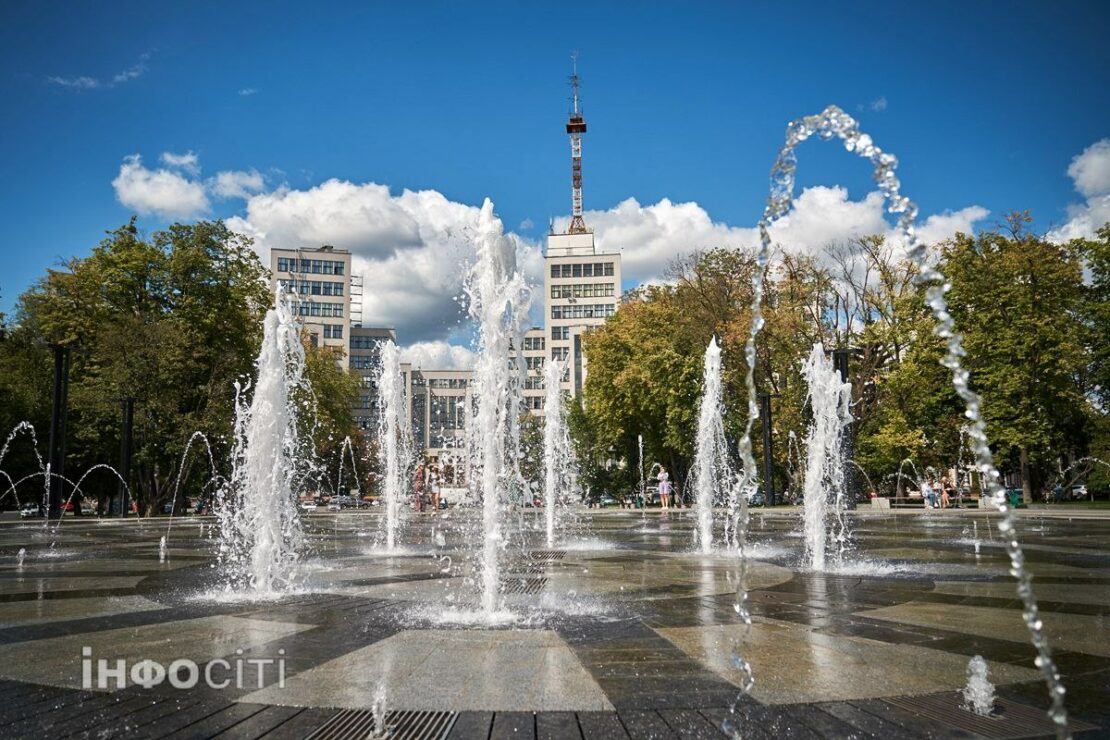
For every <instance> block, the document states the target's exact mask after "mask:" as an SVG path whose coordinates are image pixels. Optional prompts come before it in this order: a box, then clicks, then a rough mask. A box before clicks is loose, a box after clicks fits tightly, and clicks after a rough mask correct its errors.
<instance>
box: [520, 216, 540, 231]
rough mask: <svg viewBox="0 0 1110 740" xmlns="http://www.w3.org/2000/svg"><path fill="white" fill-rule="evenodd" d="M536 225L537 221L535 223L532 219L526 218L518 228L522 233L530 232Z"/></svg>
mask: <svg viewBox="0 0 1110 740" xmlns="http://www.w3.org/2000/svg"><path fill="white" fill-rule="evenodd" d="M535 225H536V222H535V221H533V220H532V219H530V218H526V219H524V220H523V221H521V222H520V226H518V227H517V228H518V229H520V230H521V231H528V230H529V229H531V228H533V227H534V226H535Z"/></svg>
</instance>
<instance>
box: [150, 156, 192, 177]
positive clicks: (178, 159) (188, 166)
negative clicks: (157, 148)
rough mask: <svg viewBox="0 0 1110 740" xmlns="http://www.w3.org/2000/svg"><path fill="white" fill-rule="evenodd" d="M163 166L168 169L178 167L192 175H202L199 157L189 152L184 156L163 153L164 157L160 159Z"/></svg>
mask: <svg viewBox="0 0 1110 740" xmlns="http://www.w3.org/2000/svg"><path fill="white" fill-rule="evenodd" d="M158 159H159V160H161V162H162V164H164V165H166V166H168V167H177V168H179V169H182V170H185V171H186V172H188V173H189V174H191V175H196V174H199V173H200V160H198V159H197V155H196V154H193V152H191V151H188V152H185V153H184V154H174V153H173V152H162V156H161V157H159V158H158Z"/></svg>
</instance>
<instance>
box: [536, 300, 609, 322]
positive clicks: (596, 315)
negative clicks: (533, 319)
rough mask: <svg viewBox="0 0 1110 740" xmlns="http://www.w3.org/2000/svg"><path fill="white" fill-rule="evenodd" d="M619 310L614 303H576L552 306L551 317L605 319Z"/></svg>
mask: <svg viewBox="0 0 1110 740" xmlns="http://www.w3.org/2000/svg"><path fill="white" fill-rule="evenodd" d="M616 312H617V307H616V306H615V305H613V304H612V303H595V304H592V305H582V304H579V303H574V304H571V305H569V306H552V307H551V318H553V319H604V318H608V317H609V316H612V315H613V314H615V313H616Z"/></svg>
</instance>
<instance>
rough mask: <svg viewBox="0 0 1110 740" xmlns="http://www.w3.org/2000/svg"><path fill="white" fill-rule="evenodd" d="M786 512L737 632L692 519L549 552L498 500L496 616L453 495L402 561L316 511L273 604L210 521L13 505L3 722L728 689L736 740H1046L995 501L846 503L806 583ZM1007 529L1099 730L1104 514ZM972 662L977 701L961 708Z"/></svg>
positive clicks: (263, 719) (264, 714)
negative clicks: (847, 527)
mask: <svg viewBox="0 0 1110 740" xmlns="http://www.w3.org/2000/svg"><path fill="white" fill-rule="evenodd" d="M799 511H800V510H799V509H789V508H780V509H774V510H770V511H768V510H763V509H756V510H753V512H752V517H751V525H750V545H749V555H750V560H749V567H748V569H747V579H746V580H747V587H748V589H749V596H748V604H749V607H750V611H751V613H752V617H753V624H752V627H751V629H750V632H746V631H745V628H744V626H743V625H742V624H741V623H740V622H739V620H738V619H737V615H736V612H735V610H734V606H733V605H734V591H735V578H736V575H735V574H736V560H735V556H734V555H732V554H730V553H728V552H722V553H719V554H712V555H701V554H696V553H694V552H693V543H694V529H695V521H694V517H693V513H692V512H691V511H689V510H671V511H667V512H662V511H658V510H655V511H648V512H647V513H642V512H639V511H630V510H604V511H596V510H593V511H586V510H583V511H581V512H579V513H578V516H577V521H576V522H574V524H573V525H572V526H569V527H568V528H567V529H566V530H565V531H564V533H563V535H561V538H560V541H559V542H558V543H556V545H555V547H547V546H546V545H545V543H544V538H543V535H542V532H541V529H542V524H541V519H542V513H541V512H537V511H532V510H527V511H525V512H523V513H521V514H519V515H517V514H513V515H511V516H509V517H508V520H510V522H511V526H508V531H509V532H510V533H511V534H510V538H509V539H510V542H509V545H508V547H506V549H505V551H504V553H503V555H502V569H501V599H502V612H503V613H501V614H498V615H496V618H495V619H493V620H483V619H480V618H478V617H477V616H476V611H475V610H476V608H477V596H476V584H475V582H474V579H473V577H472V570H473V554H474V547H473V546H471V545H468V544H466V543H467V542H468V539H467V535H466V534H465V532H466V531H468V527H467V526H466V525H467V524H472V523H473V520H474V519H476V518H477V512H475V511H473V510H468V509H465V508H461V509H451V510H449V511H447V512H441V513H440V514H438V515H433V514H430V513H428V514H410V515H408V517H407V518H406V519H405V521H404V528H403V529H402V542H403V548H404V549H403V550H402V551H401V552H400V554H395V555H386V554H381V552H380V550H379V549H377V548H376V544H375V543H377V542H379V541H380V539H381V529H382V517H381V516H380V515H378V514H376V513H356V512H340V513H330V512H329V513H323V512H320V513H314V514H311V515H308V516H306V517H305V522H306V528H307V532H308V541H307V547H306V550H307V552H306V554H305V557H304V558H303V561H302V563H301V565H300V566H299V572H300V574H301V579H302V585H301V586H300V587H299V588H297V589H295V590H294V591H293V592H291V593H288V594H284V595H279V596H274V597H269V598H265V599H259V598H251V597H249V596H242V595H230V594H227V593H224V592H222V591H221V590H220V586H219V583H220V581H219V577H218V569H217V568H216V567H215V564H214V563H215V561H214V558H215V548H216V546H217V543H218V538H217V532H216V531H215V530H216V527H215V526H214V521H213V520H211V519H209V518H204V517H198V518H176V519H174V520H172V522H171V521H170V520H169V519H146V520H136V519H129V520H123V521H121V520H118V519H104V520H97V519H95V518H91V517H90V518H82V519H77V518H73V517H67V518H65V519H64V520H63V521H62V522H61V523H60V524H57V523H50V524H48V525H47V524H44V523H43V522H42V521H41V520H39V521H37V522H34V523H22V522H18V521H13V520H11V519H7V520H6V521H4V522H3V523H2V524H0V697H2V701H0V736H3V737H5V738H20V737H50V738H64V737H139V738H146V737H151V738H153V737H173V738H186V737H227V738H305V737H313V738H348V737H350V738H355V737H358V738H367V737H373V736H375V732H376V731H377V732H380V731H381V730H382V728H383V727H384V728H385V730H386V733H387V734H388V735H389V736H390V737H404V738H711V737H721V736H723V732H722V730H721V727H722V725H723V724H724V722H725V720H726V719H727V718H728V717H729V712H730V706H732V705H733V704H734V702H735V715H734V716H733V718H732V721H733V722H734V724H735V726H737V727H739V729H740V732H741V736H742V737H744V738H769V737H791V738H820V737H877V738H912V737H953V738H957V737H958V738H965V737H988V738H1010V737H1013V738H1016V737H1039V736H1051V735H1053V734H1054V730H1053V725H1052V723H1051V722H1050V720H1049V718H1048V716H1047V715H1046V714H1045V711H1044V710H1045V707H1046V706H1047V703H1048V700H1047V696H1046V691H1045V685H1044V682H1043V680H1042V678H1041V676H1040V674H1039V672H1038V671H1037V670H1036V669H1035V667H1034V665H1033V659H1034V655H1035V653H1034V651H1033V648H1032V647H1031V645H1030V643H1029V639H1028V633H1027V631H1026V629H1025V626H1024V624H1023V622H1022V616H1021V615H1022V612H1021V608H1020V602H1019V600H1018V598H1017V595H1016V592H1015V585H1014V580H1013V578H1012V577H1011V576H1010V575H1009V573H1008V571H1009V561H1008V558H1007V556H1006V553H1005V550H1004V548H1003V546H1002V544H1001V542H1000V541H999V537H998V532H997V516H998V515H997V514H991V513H987V512H982V511H976V510H961V511H942V512H935V513H924V512H922V511H921V510H908V511H881V512H879V511H874V512H873V511H870V510H860V511H858V512H856V513H855V514H854V515H853V516H852V530H853V538H854V543H855V547H854V550H853V551H852V554H851V555H850V556H849V557H848V558H846V559H845V561H844V562H843V563H841V564H840V565H839V566H837V567H835V568H832V569H831V570H830V572H824V573H819V572H812V571H806V570H805V569H803V568H801V567H800V566H799V565H798V563H799V561H800V552H801V546H802V545H801V536H800V533H799V531H800V524H799V513H798V512H799ZM1018 523H1019V535H1020V538H1021V540H1022V543H1023V546H1024V551H1025V556H1026V559H1027V562H1028V565H1029V567H1030V569H1031V570H1032V573H1033V574H1034V585H1035V590H1036V595H1037V597H1038V599H1039V602H1040V608H1041V612H1042V617H1043V620H1044V625H1045V629H1046V631H1047V634H1048V636H1049V639H1050V643H1051V646H1052V650H1053V656H1054V658H1055V660H1056V662H1057V665H1058V667H1059V670H1060V672H1061V675H1062V677H1063V681H1064V684H1065V686H1066V687H1067V692H1068V693H1067V702H1068V709H1069V713H1070V720H1071V729H1072V732H1073V733H1074V735H1075V736H1076V737H1088V736H1089V737H1103V736H1107V735H1110V701H1108V700H1110V663H1108V657H1110V627H1108V625H1107V615H1108V613H1110V517H1108V516H1105V515H1100V514H1099V512H1098V511H1097V510H1096V511H1090V510H1081V509H1067V508H1063V507H1057V508H1049V509H1046V510H1042V511H1037V510H1034V511H1022V512H1020V515H1019V520H1018ZM162 537H166V538H167V540H166V546H165V548H164V550H163V549H162V548H161V547H160V542H161V538H162ZM21 550H24V551H25V552H24V553H23V554H22V555H20V551H21ZM976 550H978V552H976ZM736 645H739V648H738V650H739V652H740V653H741V654H742V655H743V657H744V658H745V659H746V660H748V661H749V662H750V664H751V669H752V671H753V673H754V677H755V683H754V686H753V687H752V689H751V691H750V692H749V693H748V694H747V695H745V696H740V695H739V694H740V692H739V689H738V684H740V683H741V674H740V673H739V669H738V668H737V667H736V665H737V664H736V662H735V661H734V658H733V653H734V651H735V650H737V647H736ZM974 655H982V656H983V657H984V658H985V659H986V660H987V661H988V665H989V668H990V674H989V676H990V679H991V680H992V681H993V682H994V683H995V684H996V686H997V700H996V704H995V711H994V713H993V715H992V716H990V717H982V716H979V715H977V714H975V713H972V712H970V711H967V710H965V709H963V708H962V707H961V704H962V701H963V700H962V697H961V694H960V690H961V689H962V688H963V687H964V685H965V683H966V681H967V666H968V661H969V659H970V658H971V657H972V656H974ZM119 661H122V663H121V662H119ZM375 723H377V724H375Z"/></svg>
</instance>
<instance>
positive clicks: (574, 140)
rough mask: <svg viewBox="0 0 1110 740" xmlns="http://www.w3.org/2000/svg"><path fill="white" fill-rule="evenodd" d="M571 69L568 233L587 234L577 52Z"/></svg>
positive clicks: (584, 130)
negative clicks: (584, 213) (583, 193)
mask: <svg viewBox="0 0 1110 740" xmlns="http://www.w3.org/2000/svg"><path fill="white" fill-rule="evenodd" d="M570 59H571V65H572V71H571V75H570V87H571V92H572V96H571V100H572V108H571V111H570V117H569V118H568V119H567V133H568V134H570V183H571V190H570V193H571V216H570V226H568V227H567V233H568V234H588V233H589V229H587V228H586V222H585V221H584V220H583V219H582V134H584V133H586V119H585V118H583V117H582V109H581V106H580V101H579V98H578V82H579V80H578V52H575V53H573V54H571V56H570Z"/></svg>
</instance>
